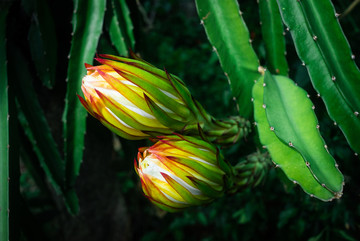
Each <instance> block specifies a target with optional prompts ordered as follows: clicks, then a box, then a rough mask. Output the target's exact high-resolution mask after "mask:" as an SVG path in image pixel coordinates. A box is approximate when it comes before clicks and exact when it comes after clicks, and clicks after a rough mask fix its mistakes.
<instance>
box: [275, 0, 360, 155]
mask: <svg viewBox="0 0 360 241" xmlns="http://www.w3.org/2000/svg"><path fill="white" fill-rule="evenodd" d="M278 3H279V6H280V12H281V15H282V18H283V21H284V23H285V24H286V25H287V27H288V28H289V30H290V32H291V35H292V37H293V40H294V43H295V47H296V50H297V53H298V55H299V57H300V59H301V60H302V61H303V65H304V66H306V68H307V70H308V72H309V75H310V79H311V81H312V84H313V86H314V88H315V90H316V91H317V92H318V93H319V95H320V97H321V98H322V99H323V101H324V103H325V105H326V108H327V111H328V113H329V116H330V118H331V119H333V120H334V124H335V125H338V126H339V127H340V129H341V131H342V132H343V133H344V135H345V137H346V139H347V141H348V142H349V144H350V147H351V148H352V149H353V150H354V151H355V152H356V153H360V138H359V136H358V133H360V118H359V113H360V110H359V109H360V84H359V83H360V82H359V80H360V72H359V69H358V68H357V66H356V65H355V62H354V55H353V54H352V53H351V50H350V47H349V44H348V42H347V40H346V38H345V36H344V34H343V32H342V30H341V27H340V25H339V22H338V20H337V19H336V17H337V14H336V13H335V11H334V8H333V6H332V4H331V2H330V1H328V0H324V1H317V0H307V1H290V0H278Z"/></svg>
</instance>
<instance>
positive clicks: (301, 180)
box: [253, 71, 343, 201]
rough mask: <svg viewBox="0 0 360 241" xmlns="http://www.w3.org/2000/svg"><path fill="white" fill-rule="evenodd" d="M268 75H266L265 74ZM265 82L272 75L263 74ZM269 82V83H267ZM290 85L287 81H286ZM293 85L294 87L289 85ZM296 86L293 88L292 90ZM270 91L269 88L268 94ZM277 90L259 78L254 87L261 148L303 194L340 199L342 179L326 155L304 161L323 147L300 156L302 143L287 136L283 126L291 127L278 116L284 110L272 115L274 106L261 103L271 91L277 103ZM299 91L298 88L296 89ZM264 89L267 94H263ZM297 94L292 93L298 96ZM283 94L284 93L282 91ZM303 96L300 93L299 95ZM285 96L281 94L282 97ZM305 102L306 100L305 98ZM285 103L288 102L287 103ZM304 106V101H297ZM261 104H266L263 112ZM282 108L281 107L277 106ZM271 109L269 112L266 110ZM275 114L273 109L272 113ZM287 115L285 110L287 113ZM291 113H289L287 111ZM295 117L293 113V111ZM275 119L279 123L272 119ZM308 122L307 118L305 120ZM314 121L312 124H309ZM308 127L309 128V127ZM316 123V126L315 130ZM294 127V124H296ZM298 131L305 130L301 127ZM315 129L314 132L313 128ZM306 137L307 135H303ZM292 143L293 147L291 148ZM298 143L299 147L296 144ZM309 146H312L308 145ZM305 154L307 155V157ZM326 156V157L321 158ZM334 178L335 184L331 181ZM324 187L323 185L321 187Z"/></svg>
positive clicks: (294, 137) (288, 130) (319, 141)
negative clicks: (270, 118)
mask: <svg viewBox="0 0 360 241" xmlns="http://www.w3.org/2000/svg"><path fill="white" fill-rule="evenodd" d="M267 72H268V71H267ZM266 75H267V78H269V77H270V78H271V75H270V74H269V73H267V74H266ZM274 78H280V79H286V78H285V77H276V76H274ZM270 81H271V80H270ZM289 81H290V80H289ZM292 85H293V84H292ZM295 87H296V86H295V85H293V88H295ZM269 88H271V89H270V90H269ZM278 88H280V87H279V86H276V85H275V86H274V84H272V83H269V81H267V83H265V85H264V78H263V77H262V78H260V79H259V80H258V81H257V83H256V84H255V86H254V88H253V103H254V108H255V122H256V127H257V130H258V132H259V137H260V141H261V143H262V144H263V145H264V147H265V148H266V149H268V151H269V153H270V155H271V157H272V159H273V162H274V163H275V164H276V167H280V168H282V170H283V171H284V173H285V174H286V175H287V177H288V178H289V179H290V180H292V181H293V182H294V183H296V184H299V185H300V186H301V187H302V188H303V190H304V191H305V192H306V193H308V194H309V195H310V196H314V197H317V198H319V199H321V200H323V201H330V200H332V199H334V198H339V197H340V196H341V193H342V186H343V177H342V175H341V173H340V172H339V171H338V169H337V167H336V165H335V162H334V161H333V159H332V157H331V156H330V157H329V156H327V155H328V153H327V152H326V154H324V152H320V153H321V155H322V156H319V157H317V156H316V158H317V159H315V158H313V159H312V160H311V161H309V159H305V158H304V156H306V157H308V154H311V153H312V152H314V149H316V150H319V149H321V148H323V147H324V146H323V144H321V146H319V144H317V145H316V146H314V147H310V149H312V150H310V151H307V150H305V151H304V150H303V149H301V148H300V149H301V151H303V153H300V152H299V149H297V148H296V147H302V146H301V143H299V142H298V141H297V140H296V138H298V137H296V136H292V137H289V136H290V135H289V136H286V135H287V134H286V133H287V132H291V129H289V128H288V127H286V125H289V124H290V125H293V124H295V123H296V122H294V123H288V124H286V123H284V121H287V120H286V119H285V120H280V119H281V116H278V115H279V113H286V111H284V110H277V111H274V109H273V110H271V109H272V108H273V107H274V106H275V107H276V105H275V102H274V103H266V102H264V101H265V100H266V99H270V98H267V97H266V95H269V93H267V94H266V91H270V94H272V97H273V98H272V99H274V100H276V99H277V98H276V97H275V96H274V93H273V91H279V89H278ZM296 88H298V87H296ZM265 89H266V91H265ZM297 91H298V90H296V91H295V92H297ZM285 92H286V91H285ZM301 92H302V91H301ZM284 94H286V93H284V92H281V95H284ZM288 95H289V96H291V95H294V93H293V92H292V93H291V94H288ZM305 98H306V99H308V98H307V97H305ZM287 102H288V101H287ZM300 102H304V100H302V101H300ZM264 103H266V105H265V108H264ZM279 105H280V106H281V104H279ZM307 106H309V107H307V108H310V109H311V106H312V104H310V105H309V104H307ZM269 108H270V109H269ZM275 110H276V109H275ZM287 111H288V110H287ZM269 112H270V113H271V112H272V114H270V115H271V116H273V118H272V119H273V120H272V121H271V122H272V123H271V124H269V123H270V122H269V120H268V118H269ZM290 113H291V111H290ZM295 113H296V111H295ZM276 116H278V117H279V120H280V121H278V120H277V119H276V118H275V119H274V117H276ZM307 118H309V117H307ZM312 122H313V121H311V123H312ZM304 123H307V121H304ZM311 123H310V125H309V126H308V127H306V126H305V127H306V128H310V127H311ZM316 123H317V121H316V122H315V125H314V126H316ZM296 125H297V124H296ZM301 128H304V126H303V127H301ZM315 129H316V128H315ZM305 135H306V133H305ZM316 135H317V134H315V135H314V134H312V136H311V137H315V136H316ZM315 139H317V142H316V143H323V142H322V139H321V137H316V138H315ZM294 143H295V145H294ZM298 143H299V144H298ZM309 145H311V144H310V143H309ZM306 152H308V153H306ZM324 155H325V156H324ZM309 163H311V165H312V167H310V165H307V164H309ZM319 176H320V180H321V181H320V182H319ZM334 177H336V178H335V181H334V180H333V179H334ZM323 184H324V185H323Z"/></svg>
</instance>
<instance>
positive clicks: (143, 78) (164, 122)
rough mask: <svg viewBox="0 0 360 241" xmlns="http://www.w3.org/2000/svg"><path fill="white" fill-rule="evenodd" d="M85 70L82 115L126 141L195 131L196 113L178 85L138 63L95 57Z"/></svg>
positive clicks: (173, 79) (167, 75) (121, 59)
mask: <svg viewBox="0 0 360 241" xmlns="http://www.w3.org/2000/svg"><path fill="white" fill-rule="evenodd" d="M101 56H102V57H105V58H107V59H105V58H96V60H97V61H98V62H100V63H101V64H102V65H100V66H91V65H86V68H87V70H88V71H87V75H86V76H85V77H84V78H83V80H82V86H81V89H82V91H83V93H84V96H85V99H83V98H82V97H80V96H79V99H80V101H81V103H82V104H83V106H84V107H85V108H86V109H87V111H88V112H89V113H90V114H91V115H93V116H94V117H95V118H97V119H99V120H100V121H101V122H102V124H104V125H105V126H106V127H108V128H109V129H110V130H112V131H113V132H115V133H116V134H118V135H119V136H121V137H124V138H126V139H130V140H136V139H144V138H148V137H150V136H156V135H159V134H160V135H162V134H171V133H173V132H174V131H183V130H186V128H189V127H191V126H192V127H194V128H195V127H196V126H197V123H198V122H199V118H198V117H199V116H200V113H197V112H198V111H197V110H196V106H195V104H194V102H193V100H192V97H191V95H190V93H189V91H188V89H187V88H186V87H185V85H184V83H183V82H182V81H181V80H180V79H179V78H177V77H175V76H172V75H170V74H168V73H166V72H165V71H162V70H159V69H157V68H155V67H153V66H152V65H150V64H148V63H146V62H145V61H143V60H140V59H137V60H134V59H128V58H121V57H116V56H111V55H101Z"/></svg>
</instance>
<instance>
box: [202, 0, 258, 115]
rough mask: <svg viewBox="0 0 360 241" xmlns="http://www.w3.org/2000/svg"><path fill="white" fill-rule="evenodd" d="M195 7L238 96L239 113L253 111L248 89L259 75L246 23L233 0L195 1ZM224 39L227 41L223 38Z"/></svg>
mask: <svg viewBox="0 0 360 241" xmlns="http://www.w3.org/2000/svg"><path fill="white" fill-rule="evenodd" d="M196 7H197V11H198V14H199V17H200V18H201V24H202V25H203V26H204V28H205V32H206V34H207V36H208V39H209V41H210V43H211V44H212V45H213V50H214V52H216V54H217V55H218V57H219V61H220V64H221V66H222V68H223V70H224V73H225V76H226V77H227V79H228V81H229V84H230V87H231V90H232V92H233V96H234V97H235V98H236V99H237V104H238V108H239V113H240V116H243V117H245V118H249V117H250V116H251V114H252V111H253V109H252V105H251V102H250V98H251V89H252V86H253V84H254V80H256V79H257V78H258V77H259V76H260V74H259V73H258V66H259V60H258V58H257V56H256V54H255V51H254V49H253V48H252V46H251V40H250V35H249V31H248V29H247V26H246V24H245V22H244V20H243V18H242V16H241V11H240V8H239V4H238V1H236V0H227V1H223V0H215V1H213V0H211V1H210V0H196ZM224 39H226V41H224Z"/></svg>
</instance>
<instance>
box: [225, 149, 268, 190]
mask: <svg viewBox="0 0 360 241" xmlns="http://www.w3.org/2000/svg"><path fill="white" fill-rule="evenodd" d="M270 166H271V160H270V155H269V153H268V152H264V153H261V152H259V151H257V152H254V153H252V154H250V155H248V156H247V157H246V158H245V160H241V161H240V162H239V163H238V164H237V165H235V166H234V167H233V171H234V179H233V181H234V184H233V186H232V187H231V188H230V189H229V190H228V192H229V193H235V192H238V191H241V190H244V189H246V188H254V187H256V186H258V185H259V184H261V183H262V182H263V181H264V179H265V176H266V173H267V172H268V169H269V167H270Z"/></svg>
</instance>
